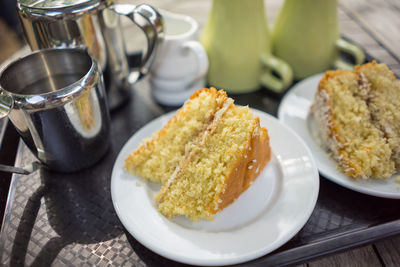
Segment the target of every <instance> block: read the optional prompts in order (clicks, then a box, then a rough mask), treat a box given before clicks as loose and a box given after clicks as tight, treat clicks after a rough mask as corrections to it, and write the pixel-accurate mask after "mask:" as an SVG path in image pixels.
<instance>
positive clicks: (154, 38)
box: [110, 4, 164, 79]
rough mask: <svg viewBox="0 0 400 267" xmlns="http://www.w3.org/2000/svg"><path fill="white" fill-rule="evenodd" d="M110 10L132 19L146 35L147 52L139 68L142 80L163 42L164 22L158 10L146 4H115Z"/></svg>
mask: <svg viewBox="0 0 400 267" xmlns="http://www.w3.org/2000/svg"><path fill="white" fill-rule="evenodd" d="M110 8H111V9H112V10H114V11H115V12H116V13H117V14H119V15H124V16H126V17H128V18H129V19H131V20H132V21H133V23H135V24H136V25H137V26H138V27H139V28H141V29H142V31H143V32H144V33H145V35H146V38H147V51H146V54H145V55H144V57H143V60H142V63H141V66H140V68H139V77H138V79H140V78H141V77H143V76H145V75H146V74H147V73H148V72H149V69H150V67H151V64H152V62H153V59H154V54H155V53H154V52H155V50H156V49H157V46H158V43H159V42H161V40H162V33H163V31H164V20H163V18H162V16H161V15H160V14H159V13H158V12H157V10H155V9H154V8H153V7H151V6H149V5H146V4H140V5H131V4H113V5H112V6H111V7H110Z"/></svg>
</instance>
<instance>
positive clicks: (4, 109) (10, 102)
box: [0, 91, 14, 119]
mask: <svg viewBox="0 0 400 267" xmlns="http://www.w3.org/2000/svg"><path fill="white" fill-rule="evenodd" d="M13 106H14V99H13V97H12V96H11V95H9V94H7V93H5V92H4V91H0V119H2V118H5V117H7V116H8V114H9V113H10V111H11V109H12V108H13Z"/></svg>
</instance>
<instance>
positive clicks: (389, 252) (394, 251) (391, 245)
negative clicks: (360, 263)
mask: <svg viewBox="0 0 400 267" xmlns="http://www.w3.org/2000/svg"><path fill="white" fill-rule="evenodd" d="M374 246H375V247H376V250H377V251H378V252H379V255H380V256H381V259H382V261H383V263H384V264H385V265H386V266H399V263H400V236H397V237H393V238H390V239H386V240H383V241H380V242H376V243H375V244H374Z"/></svg>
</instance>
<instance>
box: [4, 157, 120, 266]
mask: <svg viewBox="0 0 400 267" xmlns="http://www.w3.org/2000/svg"><path fill="white" fill-rule="evenodd" d="M101 165H102V164H101V162H100V164H98V165H97V166H95V167H94V168H90V169H87V170H84V171H82V172H79V173H73V174H61V173H54V172H50V171H48V170H46V169H41V170H40V172H37V173H35V176H40V180H41V185H40V187H39V188H38V189H37V190H36V191H35V192H34V193H33V194H32V195H31V197H30V198H29V199H28V201H27V204H26V206H25V209H24V211H23V214H22V217H21V220H20V223H19V225H18V230H17V233H16V236H15V240H14V244H13V248H12V252H11V261H10V265H11V266H21V265H25V258H26V255H27V251H28V244H29V242H30V240H31V235H32V232H34V233H37V232H38V230H37V229H38V228H40V227H42V228H41V229H40V232H42V234H43V232H44V236H45V237H47V236H50V233H49V234H48V235H46V233H47V231H49V230H50V231H52V230H54V231H55V232H56V233H57V235H58V236H54V235H52V236H54V237H50V238H49V239H45V240H44V241H40V242H43V243H44V244H43V245H42V244H40V248H41V249H40V251H39V252H38V254H37V255H36V257H35V259H34V261H33V263H32V265H31V266H50V265H51V264H52V262H53V261H54V259H55V258H56V257H57V255H58V254H59V253H60V251H61V250H62V249H63V248H64V247H65V246H67V245H68V244H71V243H79V244H91V243H99V242H102V241H107V240H110V239H112V238H115V237H117V236H120V235H121V233H122V229H121V227H119V225H120V223H119V220H118V218H117V216H116V214H115V212H114V208H113V205H112V201H111V194H110V183H109V177H110V176H109V175H108V174H107V175H104V174H103V175H102V176H100V177H99V175H98V174H99V173H102V172H101V170H98V169H99V168H102V166H101ZM21 178H25V177H21ZM27 179H35V177H27ZM37 179H39V178H37ZM42 202H43V203H44V206H45V210H46V211H45V213H46V214H45V215H47V218H46V216H40V213H39V210H40V208H41V205H42ZM43 219H47V220H48V222H44V223H43V222H41V220H43ZM48 225H50V226H51V228H50V227H48ZM34 228H35V231H33V230H34Z"/></svg>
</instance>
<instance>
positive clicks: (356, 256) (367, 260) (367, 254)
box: [308, 246, 382, 267]
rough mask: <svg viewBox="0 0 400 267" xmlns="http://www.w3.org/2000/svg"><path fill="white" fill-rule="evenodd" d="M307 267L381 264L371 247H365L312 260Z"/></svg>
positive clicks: (362, 266)
mask: <svg viewBox="0 0 400 267" xmlns="http://www.w3.org/2000/svg"><path fill="white" fill-rule="evenodd" d="M308 266H309V267H319V266H340V267H344V266H351V267H365V266H369V267H381V266H382V264H381V263H380V261H379V258H378V256H377V255H376V253H375V251H374V249H373V247H372V246H365V247H361V248H357V249H353V250H350V251H346V252H343V253H340V254H336V255H332V256H328V257H324V258H321V259H318V260H314V261H311V262H309V263H308Z"/></svg>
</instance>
